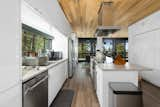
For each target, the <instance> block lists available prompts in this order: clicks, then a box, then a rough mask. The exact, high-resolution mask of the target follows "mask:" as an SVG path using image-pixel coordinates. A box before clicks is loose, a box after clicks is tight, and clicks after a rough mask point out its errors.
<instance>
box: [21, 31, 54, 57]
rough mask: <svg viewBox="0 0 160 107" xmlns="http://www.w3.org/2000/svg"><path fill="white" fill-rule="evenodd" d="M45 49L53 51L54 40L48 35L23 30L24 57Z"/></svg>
mask: <svg viewBox="0 0 160 107" xmlns="http://www.w3.org/2000/svg"><path fill="white" fill-rule="evenodd" d="M44 49H49V50H51V49H52V39H50V37H47V36H46V35H40V34H38V33H37V32H34V30H33V31H30V30H26V29H24V28H23V29H22V52H23V56H28V55H29V53H35V54H37V53H38V52H41V51H42V50H44Z"/></svg>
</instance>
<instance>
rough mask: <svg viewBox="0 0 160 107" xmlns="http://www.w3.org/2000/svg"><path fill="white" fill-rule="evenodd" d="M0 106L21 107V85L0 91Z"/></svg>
mask: <svg viewBox="0 0 160 107" xmlns="http://www.w3.org/2000/svg"><path fill="white" fill-rule="evenodd" d="M0 107H22V85H21V84H19V85H16V86H14V87H13V88H11V89H9V90H6V91H5V92H3V93H0Z"/></svg>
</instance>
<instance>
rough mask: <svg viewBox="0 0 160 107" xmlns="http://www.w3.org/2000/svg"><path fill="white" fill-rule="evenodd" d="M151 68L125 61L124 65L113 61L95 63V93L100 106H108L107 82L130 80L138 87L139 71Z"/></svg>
mask: <svg viewBox="0 0 160 107" xmlns="http://www.w3.org/2000/svg"><path fill="white" fill-rule="evenodd" d="M150 70H151V69H148V68H145V67H141V66H138V65H133V64H130V63H126V64H125V65H115V64H113V63H110V64H105V63H97V64H96V68H95V71H96V72H97V78H96V81H97V82H96V83H97V89H96V94H97V97H98V101H99V103H100V107H110V103H111V102H112V101H110V100H111V99H109V83H110V82H130V83H133V84H134V85H136V86H137V87H138V78H139V72H141V71H150Z"/></svg>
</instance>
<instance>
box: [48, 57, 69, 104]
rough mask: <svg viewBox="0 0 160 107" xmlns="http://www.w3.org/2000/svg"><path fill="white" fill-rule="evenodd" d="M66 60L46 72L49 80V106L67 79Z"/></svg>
mask: <svg viewBox="0 0 160 107" xmlns="http://www.w3.org/2000/svg"><path fill="white" fill-rule="evenodd" d="M67 64H68V60H65V61H64V62H62V63H59V64H57V65H55V66H54V67H53V68H50V69H49V70H48V73H49V80H48V82H49V83H48V84H49V85H48V88H49V95H48V97H49V105H50V104H51V103H52V101H53V100H54V99H55V97H56V95H57V94H58V92H59V91H60V90H61V88H62V86H63V84H64V82H65V80H66V79H67V74H68V67H67V66H68V65H67Z"/></svg>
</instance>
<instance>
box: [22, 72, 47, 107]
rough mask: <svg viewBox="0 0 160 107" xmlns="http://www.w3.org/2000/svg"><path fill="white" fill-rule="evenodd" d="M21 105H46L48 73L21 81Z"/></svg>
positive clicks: (27, 106)
mask: <svg viewBox="0 0 160 107" xmlns="http://www.w3.org/2000/svg"><path fill="white" fill-rule="evenodd" d="M23 107H48V73H47V71H46V72H45V73H41V74H39V75H38V76H36V77H34V78H32V79H31V80H29V81H27V82H25V83H23Z"/></svg>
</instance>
